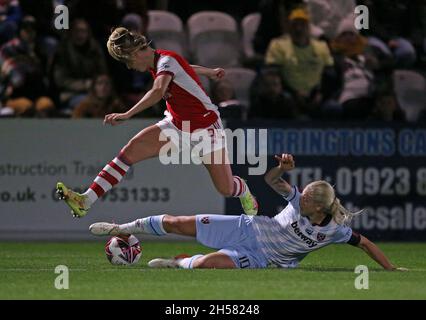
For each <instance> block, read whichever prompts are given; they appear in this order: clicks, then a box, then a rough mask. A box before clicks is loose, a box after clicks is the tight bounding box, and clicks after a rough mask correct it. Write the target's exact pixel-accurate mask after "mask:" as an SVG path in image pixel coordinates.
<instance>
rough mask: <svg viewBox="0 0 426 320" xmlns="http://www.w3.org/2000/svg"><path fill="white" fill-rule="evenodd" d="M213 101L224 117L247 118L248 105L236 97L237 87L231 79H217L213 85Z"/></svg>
mask: <svg viewBox="0 0 426 320" xmlns="http://www.w3.org/2000/svg"><path fill="white" fill-rule="evenodd" d="M212 100H213V103H214V104H216V105H217V106H218V107H219V112H220V115H221V117H222V118H224V119H240V120H246V119H247V111H246V110H247V106H244V105H243V104H242V103H241V101H239V100H238V99H237V98H236V95H235V89H234V87H233V85H232V83H231V82H230V81H229V80H226V79H222V80H219V81H216V82H215V83H214V84H213V87H212Z"/></svg>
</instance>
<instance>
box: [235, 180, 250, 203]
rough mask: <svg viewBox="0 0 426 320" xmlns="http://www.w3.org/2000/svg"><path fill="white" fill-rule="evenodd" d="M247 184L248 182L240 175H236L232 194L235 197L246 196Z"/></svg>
mask: <svg viewBox="0 0 426 320" xmlns="http://www.w3.org/2000/svg"><path fill="white" fill-rule="evenodd" d="M247 190H248V187H247V184H246V182H245V181H244V180H243V179H241V178H240V177H238V176H234V191H233V192H232V196H233V197H234V198H240V197H244V196H245V195H246V194H247Z"/></svg>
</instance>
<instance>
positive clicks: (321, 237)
mask: <svg viewBox="0 0 426 320" xmlns="http://www.w3.org/2000/svg"><path fill="white" fill-rule="evenodd" d="M324 239H325V234H324V233H321V232H318V234H317V240H318V241H324Z"/></svg>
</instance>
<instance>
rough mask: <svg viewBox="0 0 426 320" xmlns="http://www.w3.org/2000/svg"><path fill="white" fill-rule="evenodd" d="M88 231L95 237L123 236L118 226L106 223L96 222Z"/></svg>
mask: <svg viewBox="0 0 426 320" xmlns="http://www.w3.org/2000/svg"><path fill="white" fill-rule="evenodd" d="M89 230H90V232H91V233H92V234H94V235H95V236H118V235H120V234H121V235H124V234H125V233H123V232H122V231H120V226H119V225H118V224H116V223H108V222H96V223H94V224H92V225H90V227H89Z"/></svg>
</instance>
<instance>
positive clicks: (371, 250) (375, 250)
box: [358, 235, 408, 271]
mask: <svg viewBox="0 0 426 320" xmlns="http://www.w3.org/2000/svg"><path fill="white" fill-rule="evenodd" d="M358 247H359V248H361V249H362V250H364V251H365V252H366V253H367V254H368V255H369V256H370V257H371V258H372V259H373V260H374V261H376V262H377V263H378V264H380V265H381V266H382V267H383V268H384V269H386V270H389V271H395V270H398V271H407V270H408V269H406V268H397V267H395V266H394V265H393V264H392V263H391V262H390V261H389V259H388V258H387V257H386V256H385V254H384V253H383V252H382V250H380V249H379V247H377V246H376V245H375V244H374V243H373V242H371V241H370V240H368V239H367V238H366V237H364V236H362V235H361V240H360V242H359V244H358Z"/></svg>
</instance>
